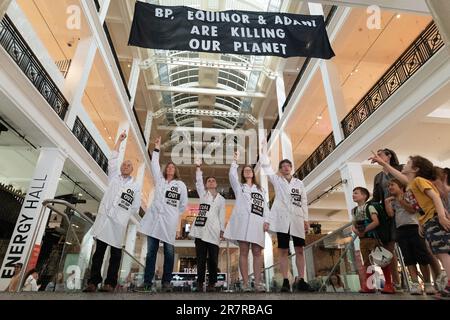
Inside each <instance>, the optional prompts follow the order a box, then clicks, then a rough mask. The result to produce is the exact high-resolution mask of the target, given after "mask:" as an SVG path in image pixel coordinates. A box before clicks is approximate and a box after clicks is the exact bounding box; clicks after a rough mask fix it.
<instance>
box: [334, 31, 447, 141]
mask: <svg viewBox="0 0 450 320" xmlns="http://www.w3.org/2000/svg"><path fill="white" fill-rule="evenodd" d="M443 46H444V41H443V39H442V37H441V35H440V34H439V30H438V28H437V27H436V25H435V23H434V22H431V23H430V24H429V25H428V26H427V28H426V29H425V30H424V31H423V32H422V33H421V34H420V35H419V36H418V37H417V39H416V40H414V42H413V43H412V44H411V45H410V46H409V47H408V49H406V51H405V52H404V53H403V54H402V55H401V56H400V58H398V59H397V61H395V62H394V64H393V65H392V66H391V67H390V68H389V69H388V70H387V71H386V72H385V74H384V75H383V76H382V77H381V78H380V80H378V82H377V83H376V84H375V85H374V86H373V87H372V88H371V89H370V90H369V92H368V93H367V94H366V95H365V96H364V97H363V98H362V99H361V100H360V101H359V102H358V104H357V105H356V106H355V107H354V108H353V109H352V111H350V113H349V114H348V115H347V116H346V117H345V118H344V120H342V128H343V130H344V135H345V137H346V138H347V137H348V136H350V135H351V134H352V133H353V132H354V131H355V130H356V129H357V128H358V127H359V126H360V125H361V124H363V122H364V121H366V120H367V119H368V118H369V117H370V116H371V115H372V114H373V113H374V112H375V111H376V110H377V109H378V108H379V107H380V106H381V105H383V104H384V103H385V102H386V101H387V100H388V99H389V98H390V97H391V96H392V95H393V94H394V93H395V92H396V91H397V90H398V89H399V88H400V87H401V86H403V85H404V84H405V83H406V81H408V80H409V79H410V78H411V77H412V76H413V75H414V74H415V73H416V72H417V71H418V70H419V69H420V68H421V67H422V66H423V65H424V64H425V63H426V62H427V61H428V60H430V58H431V57H433V56H434V55H435V54H436V53H437V52H438V51H439V50H440V49H441V48H442V47H443Z"/></svg>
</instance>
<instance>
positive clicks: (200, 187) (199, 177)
mask: <svg viewBox="0 0 450 320" xmlns="http://www.w3.org/2000/svg"><path fill="white" fill-rule="evenodd" d="M195 164H196V166H197V172H196V173H195V187H196V188H197V193H198V195H199V196H200V197H201V196H202V195H204V194H205V193H206V190H205V184H204V182H203V172H202V168H201V165H202V161H201V160H200V159H196V160H195Z"/></svg>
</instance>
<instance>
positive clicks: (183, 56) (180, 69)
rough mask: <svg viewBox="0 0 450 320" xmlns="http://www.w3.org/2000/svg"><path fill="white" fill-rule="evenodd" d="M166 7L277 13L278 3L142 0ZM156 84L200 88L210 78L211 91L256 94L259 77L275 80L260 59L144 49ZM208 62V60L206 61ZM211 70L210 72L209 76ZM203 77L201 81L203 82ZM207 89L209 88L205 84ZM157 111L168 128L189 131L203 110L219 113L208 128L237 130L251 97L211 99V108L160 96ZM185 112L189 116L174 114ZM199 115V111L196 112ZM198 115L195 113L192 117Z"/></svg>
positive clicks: (183, 96) (191, 99) (184, 97)
mask: <svg viewBox="0 0 450 320" xmlns="http://www.w3.org/2000/svg"><path fill="white" fill-rule="evenodd" d="M147 2H150V3H153V4H159V5H166V6H180V5H183V6H189V7H192V8H195V9H201V10H207V11H222V10H248V11H274V12H276V11H280V10H281V5H282V0H208V1H206V2H205V1H202V0H154V1H147ZM205 3H207V7H204V6H202V4H203V5H204V4H205ZM149 53H150V60H151V61H152V64H153V65H154V66H155V69H154V70H155V72H156V74H157V78H158V80H159V84H160V85H161V86H163V87H178V88H180V87H186V88H203V87H204V86H202V85H201V83H202V80H203V79H204V78H206V77H208V79H209V78H210V77H211V78H213V79H214V82H215V84H214V85H213V87H212V89H219V90H224V92H225V91H234V92H241V93H245V92H246V93H253V92H255V91H256V90H257V89H258V84H259V83H260V81H261V78H262V76H263V75H264V76H266V77H268V78H271V79H274V77H275V75H274V73H273V72H272V71H271V70H269V69H267V68H266V67H265V62H266V58H265V57H263V56H239V55H231V54H199V53H197V52H187V51H168V50H149ZM206 57H207V58H206ZM211 69H213V70H215V71H213V72H211ZM202 77H203V78H202ZM208 88H210V89H211V84H209V85H208ZM161 96H162V97H161V108H164V109H165V115H166V120H167V124H168V125H169V126H183V127H186V126H193V125H194V122H195V121H197V120H201V117H202V115H204V113H202V112H201V111H203V110H211V108H213V110H214V111H218V112H220V115H214V116H213V120H212V121H213V124H212V126H213V128H218V129H238V128H242V127H243V126H244V125H245V123H246V121H247V119H248V118H247V115H248V114H250V113H251V110H252V103H253V99H252V98H250V97H239V98H237V97H233V96H227V95H224V96H216V97H215V99H213V101H215V102H214V104H213V105H201V102H200V101H201V99H200V96H199V95H195V94H188V93H173V92H167V91H162V92H161ZM180 109H183V110H185V109H190V110H192V112H190V114H185V112H179V110H180ZM196 111H198V112H196ZM196 113H197V114H196Z"/></svg>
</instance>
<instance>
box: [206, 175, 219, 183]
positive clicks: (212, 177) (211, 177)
mask: <svg viewBox="0 0 450 320" xmlns="http://www.w3.org/2000/svg"><path fill="white" fill-rule="evenodd" d="M209 179H214V180H216V182H217V178H216V177H214V176H210V177H206V180H205V183H206V182H208V180H209Z"/></svg>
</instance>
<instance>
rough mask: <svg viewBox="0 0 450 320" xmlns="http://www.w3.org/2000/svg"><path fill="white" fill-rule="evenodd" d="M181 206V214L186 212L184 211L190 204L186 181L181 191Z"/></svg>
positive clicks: (182, 184)
mask: <svg viewBox="0 0 450 320" xmlns="http://www.w3.org/2000/svg"><path fill="white" fill-rule="evenodd" d="M180 193H181V194H180V207H179V213H180V215H181V214H183V213H184V211H185V210H186V208H187V205H188V192H187V188H186V185H185V184H184V183H181V192H180Z"/></svg>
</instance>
